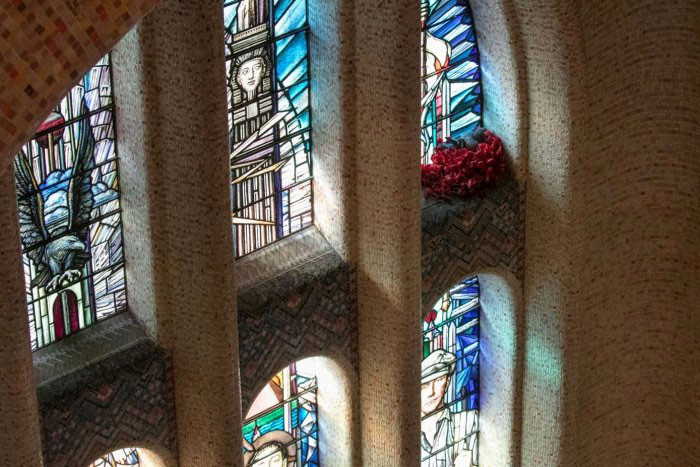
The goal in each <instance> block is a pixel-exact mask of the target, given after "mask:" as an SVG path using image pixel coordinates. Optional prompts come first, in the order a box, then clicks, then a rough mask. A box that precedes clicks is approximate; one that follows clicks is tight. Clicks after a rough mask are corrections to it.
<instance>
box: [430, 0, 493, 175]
mask: <svg viewBox="0 0 700 467" xmlns="http://www.w3.org/2000/svg"><path fill="white" fill-rule="evenodd" d="M420 2H421V31H422V34H421V50H422V53H421V91H422V92H421V154H422V162H423V163H424V164H429V163H430V162H431V161H430V158H431V157H432V154H433V151H434V150H435V146H436V145H437V143H438V140H445V139H447V138H448V137H451V138H455V139H456V138H460V137H465V136H468V135H470V134H471V132H472V131H473V130H474V129H475V128H476V127H477V126H478V125H479V124H480V123H481V72H480V68H479V51H478V47H477V43H476V31H475V30H474V22H473V20H472V14H471V10H470V8H469V3H468V1H467V0H420Z"/></svg>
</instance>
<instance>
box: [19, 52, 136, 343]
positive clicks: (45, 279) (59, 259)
mask: <svg viewBox="0 0 700 467" xmlns="http://www.w3.org/2000/svg"><path fill="white" fill-rule="evenodd" d="M118 165H119V164H118V160H117V148H116V136H115V128H114V102H113V97H112V80H111V71H110V58H109V56H106V57H104V58H103V59H102V60H100V61H99V63H97V64H96V65H95V66H94V67H92V69H91V70H90V72H89V73H88V74H87V75H85V76H84V77H83V78H82V79H81V80H80V82H79V83H78V84H77V85H76V86H75V87H73V89H72V90H71V91H70V92H69V93H68V95H67V96H66V97H65V98H64V99H63V100H62V101H61V102H60V104H59V105H58V106H57V107H56V108H55V109H54V110H53V112H52V113H51V114H50V115H49V117H48V118H47V119H46V121H45V122H44V123H43V124H42V125H41V126H40V127H39V128H38V129H37V132H36V134H35V135H34V138H33V139H32V140H31V141H30V142H28V143H27V144H25V145H24V147H23V148H22V150H21V151H20V154H19V155H18V156H17V157H16V158H15V164H14V167H15V186H16V190H17V203H18V207H19V222H20V233H21V238H22V251H23V261H24V273H25V283H26V292H27V303H28V308H29V309H28V313H29V322H30V334H31V344H32V349H34V350H36V349H38V348H40V347H44V346H46V345H48V344H50V343H52V342H55V341H57V340H60V339H62V338H64V337H65V336H68V335H70V334H73V333H75V332H77V331H79V330H80V329H83V328H85V327H87V326H90V325H91V324H93V323H95V322H96V321H99V320H102V319H105V318H107V317H110V316H112V315H114V314H116V313H119V312H121V311H124V310H125V309H126V289H125V277H124V252H123V245H122V225H121V214H120V213H121V210H120V206H119V178H118V174H117V172H118Z"/></svg>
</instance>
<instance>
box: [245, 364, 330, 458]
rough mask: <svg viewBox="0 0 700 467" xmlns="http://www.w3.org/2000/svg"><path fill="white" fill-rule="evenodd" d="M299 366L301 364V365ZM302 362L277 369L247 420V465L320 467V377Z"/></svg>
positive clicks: (252, 406) (254, 404) (256, 399)
mask: <svg viewBox="0 0 700 467" xmlns="http://www.w3.org/2000/svg"><path fill="white" fill-rule="evenodd" d="M298 366H299V367H298ZM309 370H310V369H306V368H302V362H299V363H296V364H292V365H290V366H288V367H287V368H285V369H283V370H282V371H280V372H279V373H277V374H276V375H275V376H274V378H272V379H271V380H270V381H269V382H268V383H267V384H266V385H265V387H264V388H263V389H262V391H260V393H259V394H258V395H257V397H256V398H255V400H254V401H253V404H252V405H251V407H250V410H249V411H248V414H247V415H246V417H245V418H246V420H245V422H243V464H244V465H245V466H246V467H250V466H255V467H271V466H287V467H318V466H320V465H321V464H320V461H319V453H318V448H319V446H318V404H317V400H316V390H317V383H316V377H315V376H313V375H312V374H311V372H310V371H309Z"/></svg>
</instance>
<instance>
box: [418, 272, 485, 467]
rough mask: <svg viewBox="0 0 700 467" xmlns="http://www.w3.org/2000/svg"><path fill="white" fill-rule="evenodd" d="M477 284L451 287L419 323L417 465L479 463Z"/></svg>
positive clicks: (461, 466) (474, 280) (468, 466)
mask: <svg viewBox="0 0 700 467" xmlns="http://www.w3.org/2000/svg"><path fill="white" fill-rule="evenodd" d="M479 309H480V306H479V282H478V280H477V278H476V277H472V278H470V279H467V280H464V281H463V282H460V283H459V284H457V285H455V286H454V287H452V288H451V289H450V290H449V291H448V292H447V293H446V294H445V295H443V296H442V298H441V299H440V300H438V301H437V303H435V306H433V309H432V310H430V311H429V312H428V314H427V315H426V317H425V320H424V322H423V361H422V363H421V417H422V418H421V466H423V467H434V466H455V467H471V466H475V465H477V464H478V426H479Z"/></svg>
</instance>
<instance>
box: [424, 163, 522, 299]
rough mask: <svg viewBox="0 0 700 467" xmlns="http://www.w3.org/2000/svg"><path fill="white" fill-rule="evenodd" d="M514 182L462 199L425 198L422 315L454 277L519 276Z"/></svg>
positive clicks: (519, 220) (517, 203)
mask: <svg viewBox="0 0 700 467" xmlns="http://www.w3.org/2000/svg"><path fill="white" fill-rule="evenodd" d="M520 200H521V196H520V189H519V187H518V183H517V182H516V181H515V179H513V178H512V177H509V178H507V179H506V180H505V181H504V182H503V183H501V185H499V186H498V187H497V188H496V189H494V190H492V191H489V192H488V193H486V194H484V195H483V197H481V198H479V197H474V198H470V199H468V200H464V201H462V200H458V201H436V200H427V201H426V202H425V205H424V207H423V210H422V221H423V239H422V242H423V251H422V271H423V286H422V303H423V307H422V308H423V313H426V312H427V311H428V310H430V308H431V307H432V306H433V304H434V302H435V300H436V299H437V298H438V297H439V296H440V295H442V294H443V293H445V291H446V290H447V289H448V288H449V287H451V286H452V285H454V284H455V283H456V282H458V281H459V280H460V279H462V278H464V277H466V276H468V275H470V274H474V273H475V272H477V271H479V270H483V269H485V268H502V269H504V270H506V271H508V272H511V273H512V274H513V275H515V277H517V278H518V279H521V278H522V272H523V223H522V206H521V201H520Z"/></svg>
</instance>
